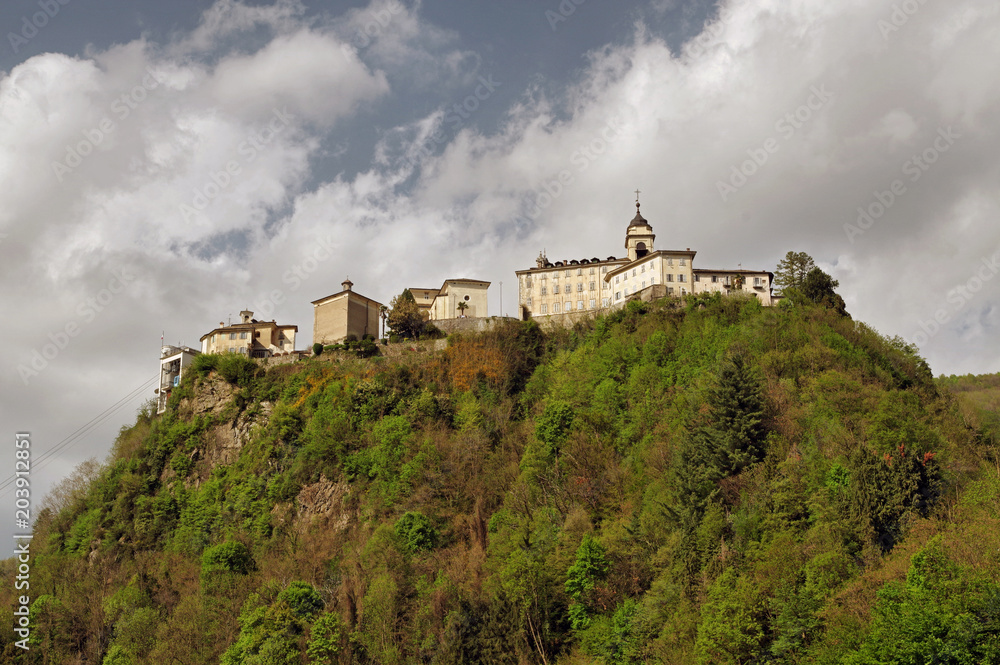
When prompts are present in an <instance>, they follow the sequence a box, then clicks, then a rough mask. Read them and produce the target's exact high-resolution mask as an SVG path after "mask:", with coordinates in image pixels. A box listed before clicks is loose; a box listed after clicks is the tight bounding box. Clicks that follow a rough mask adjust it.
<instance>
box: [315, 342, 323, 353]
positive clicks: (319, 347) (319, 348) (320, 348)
mask: <svg viewBox="0 0 1000 665" xmlns="http://www.w3.org/2000/svg"><path fill="white" fill-rule="evenodd" d="M322 353H323V345H322V344H321V343H320V342H316V343H315V344H313V355H314V356H318V355H320V354H322Z"/></svg>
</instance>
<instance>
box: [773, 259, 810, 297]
mask: <svg viewBox="0 0 1000 665" xmlns="http://www.w3.org/2000/svg"><path fill="white" fill-rule="evenodd" d="M815 267H816V264H815V263H814V262H813V258H812V257H811V256H809V255H808V254H806V253H805V252H788V253H787V254H785V258H783V259H781V260H780V261H778V267H777V269H776V270H775V271H774V285H775V286H776V287H778V288H779V289H782V290H784V289H786V288H788V287H789V286H792V287H795V288H798V287H800V286H802V283H803V282H804V281H805V280H806V275H808V274H809V271H810V270H812V269H813V268H815Z"/></svg>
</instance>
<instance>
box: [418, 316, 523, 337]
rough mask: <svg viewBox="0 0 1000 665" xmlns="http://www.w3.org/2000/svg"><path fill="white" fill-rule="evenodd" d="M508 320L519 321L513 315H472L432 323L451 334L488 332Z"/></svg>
mask: <svg viewBox="0 0 1000 665" xmlns="http://www.w3.org/2000/svg"><path fill="white" fill-rule="evenodd" d="M508 321H517V319H515V318H514V317H512V316H482V317H472V316H470V317H466V318H464V319H462V318H458V319H438V320H436V321H431V323H432V324H433V325H434V326H436V327H437V328H438V329H439V330H440V331H441V332H443V333H445V334H446V335H450V334H452V333H469V332H486V331H487V330H493V328H495V327H496V326H499V325H502V324H504V323H506V322H508Z"/></svg>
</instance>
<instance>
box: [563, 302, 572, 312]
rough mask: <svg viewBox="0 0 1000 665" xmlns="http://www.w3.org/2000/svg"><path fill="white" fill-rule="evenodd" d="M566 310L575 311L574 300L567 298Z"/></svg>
mask: <svg viewBox="0 0 1000 665" xmlns="http://www.w3.org/2000/svg"><path fill="white" fill-rule="evenodd" d="M565 311H567V312H572V311H573V301H572V300H567V301H566V310H565Z"/></svg>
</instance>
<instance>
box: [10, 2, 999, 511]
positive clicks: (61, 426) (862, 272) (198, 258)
mask: <svg viewBox="0 0 1000 665" xmlns="http://www.w3.org/2000/svg"><path fill="white" fill-rule="evenodd" d="M0 35H3V39H2V42H0V196H2V205H0V279H2V280H3V294H4V299H3V302H4V304H5V305H6V307H5V309H6V311H7V312H8V313H9V315H8V318H7V324H6V325H5V326H3V327H2V328H0V343H2V345H3V348H4V349H5V352H4V353H3V354H0V388H2V399H0V420H2V422H3V429H4V432H5V434H4V436H6V437H7V438H8V440H9V441H11V443H13V441H14V438H15V436H14V434H15V432H30V433H31V436H32V443H33V454H34V455H35V460H36V466H35V467H34V470H33V472H32V483H33V484H32V491H33V496H34V497H35V502H36V506H37V505H38V498H39V497H40V496H41V495H43V494H44V493H45V492H46V491H48V489H49V488H51V487H52V485H53V484H54V483H56V482H58V481H59V480H60V479H61V478H62V477H64V476H65V475H67V474H68V473H70V472H71V471H72V469H73V468H74V467H75V466H76V465H77V464H79V463H80V462H81V461H83V460H84V459H87V458H90V457H97V458H98V459H103V458H104V457H105V456H106V454H107V452H108V450H109V449H110V447H111V444H112V443H113V440H114V437H115V435H116V433H117V432H118V429H119V428H120V427H122V426H123V425H127V424H129V423H131V422H132V421H133V419H134V415H135V413H136V410H137V409H138V408H139V406H140V405H141V404H142V403H143V402H144V401H146V400H148V399H150V398H152V397H153V392H152V390H153V386H152V385H147V384H150V383H151V381H152V379H153V378H154V377H155V376H156V374H157V372H158V360H159V347H160V337H161V335H163V339H164V341H165V343H168V344H184V345H188V346H192V347H196V348H197V347H199V338H200V337H201V336H202V335H203V334H205V333H207V332H209V331H211V330H212V329H213V328H214V327H215V326H216V325H217V324H218V323H219V322H220V321H228V320H230V319H231V318H232V319H236V318H237V317H238V313H239V312H240V310H243V309H250V310H253V311H254V312H255V317H256V318H259V319H272V318H273V319H276V320H277V321H278V323H281V324H287V323H291V324H297V325H298V326H299V336H298V340H297V348H299V349H306V348H308V347H309V346H310V345H311V332H312V307H311V305H310V302H311V301H313V300H316V299H318V298H321V297H324V296H327V295H330V294H332V293H335V292H337V291H339V290H340V288H341V287H340V283H341V281H343V279H344V278H345V277H347V276H349V277H350V279H351V280H352V281H353V282H354V289H355V290H356V291H359V292H361V293H363V294H364V295H367V296H369V297H372V298H374V299H376V300H379V301H381V302H384V303H388V302H389V301H390V300H391V298H392V297H393V296H395V295H396V294H398V293H399V292H400V291H402V290H403V289H404V288H406V287H411V286H418V287H436V286H439V285H440V284H441V283H442V282H443V281H444V280H445V279H449V278H458V277H469V278H475V279H484V280H488V281H490V282H492V286H491V287H490V291H489V307H490V314H500V313H506V314H512V313H514V312H516V310H517V293H516V280H515V276H514V271H515V270H519V269H523V268H528V267H532V266H533V265H534V259H535V257H536V256H537V255H538V252H539V251H540V250H542V249H543V248H544V249H545V250H546V253H547V256H548V258H549V259H550V260H552V261H555V260H560V259H573V258H583V257H592V256H601V257H605V256H610V255H618V256H621V255H623V254H624V247H623V243H624V233H625V229H626V227H627V225H628V222H629V220H631V218H632V216H633V215H634V212H635V209H634V200H635V196H636V195H635V193H634V191H635V190H636V189H638V190H640V192H641V194H640V199H641V202H642V213H643V216H644V217H645V218H646V219H647V220H649V222H650V224H651V225H652V227H653V229H654V231H655V233H656V243H655V247H656V248H657V249H684V248H688V247H690V248H692V249H694V250H696V251H697V252H698V254H697V257H696V259H695V265H696V266H697V267H702V268H733V267H736V266H739V265H742V266H743V267H744V268H752V269H761V270H772V271H773V270H774V269H775V266H776V264H777V262H778V261H779V260H780V259H781V258H782V257H783V256H784V255H785V253H786V252H788V251H790V250H794V251H804V252H807V253H808V254H810V255H811V256H812V257H813V258H814V259H815V260H816V262H817V264H818V265H819V266H820V267H821V268H823V269H824V270H826V271H827V272H829V273H830V274H831V275H832V276H833V277H834V278H835V279H837V280H839V283H840V288H839V291H840V293H841V294H842V295H843V296H844V299H845V301H846V302H847V307H848V310H849V311H850V312H851V314H852V316H853V317H854V318H855V319H856V320H859V321H863V322H865V323H866V324H868V325H870V326H872V327H873V328H875V329H876V330H878V331H879V332H880V333H882V334H884V335H887V336H889V337H893V336H897V335H898V336H901V337H903V338H905V339H906V340H908V341H909V342H912V343H915V344H917V346H918V347H919V349H920V353H921V354H922V355H923V356H924V357H925V358H926V359H927V360H928V362H929V363H930V366H931V368H932V370H933V371H934V372H935V374H965V373H985V372H997V371H1000V337H998V335H997V334H996V333H997V328H998V326H1000V307H998V306H1000V290H998V288H997V287H998V285H1000V279H998V278H997V273H1000V225H998V223H997V221H998V214H997V213H998V208H1000V195H998V187H997V184H998V181H1000V177H998V176H1000V149H998V148H1000V145H998V134H997V130H998V126H1000V125H998V119H1000V53H998V51H1000V3H998V2H996V1H986V0H949V2H943V1H941V0H840V1H838V2H829V0H723V1H722V2H708V1H702V0H645V1H640V0H625V1H622V0H619V1H617V2H610V1H602V0H561V1H560V0H532V1H530V2H529V1H527V0H506V1H504V2H492V3H491V2H484V1H483V0H478V1H476V0H423V1H422V2H421V1H419V0H417V1H415V0H372V1H371V2H370V3H366V2H360V1H359V2H336V1H316V2H304V1H300V0H277V1H274V2H239V1H237V0H218V1H216V2H211V1H208V0H205V1H199V0H177V1H174V2H170V3H165V2H151V1H149V0H132V1H130V2H126V1H125V0H102V1H101V2H99V3H98V2H96V0H11V1H8V2H5V3H3V4H2V6H0ZM501 282H502V283H503V287H506V288H502V286H501ZM501 291H502V297H501ZM13 450H14V447H13V445H11V448H10V453H4V458H5V461H4V462H3V464H2V465H0V469H3V472H2V473H0V475H2V476H3V477H2V478H0V485H3V484H5V482H6V480H7V479H8V478H9V477H10V475H11V469H12V468H13ZM0 496H2V499H3V500H4V501H7V500H9V501H10V502H11V503H13V488H12V487H7V488H5V489H3V490H2V491H0ZM0 528H3V527H0Z"/></svg>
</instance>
